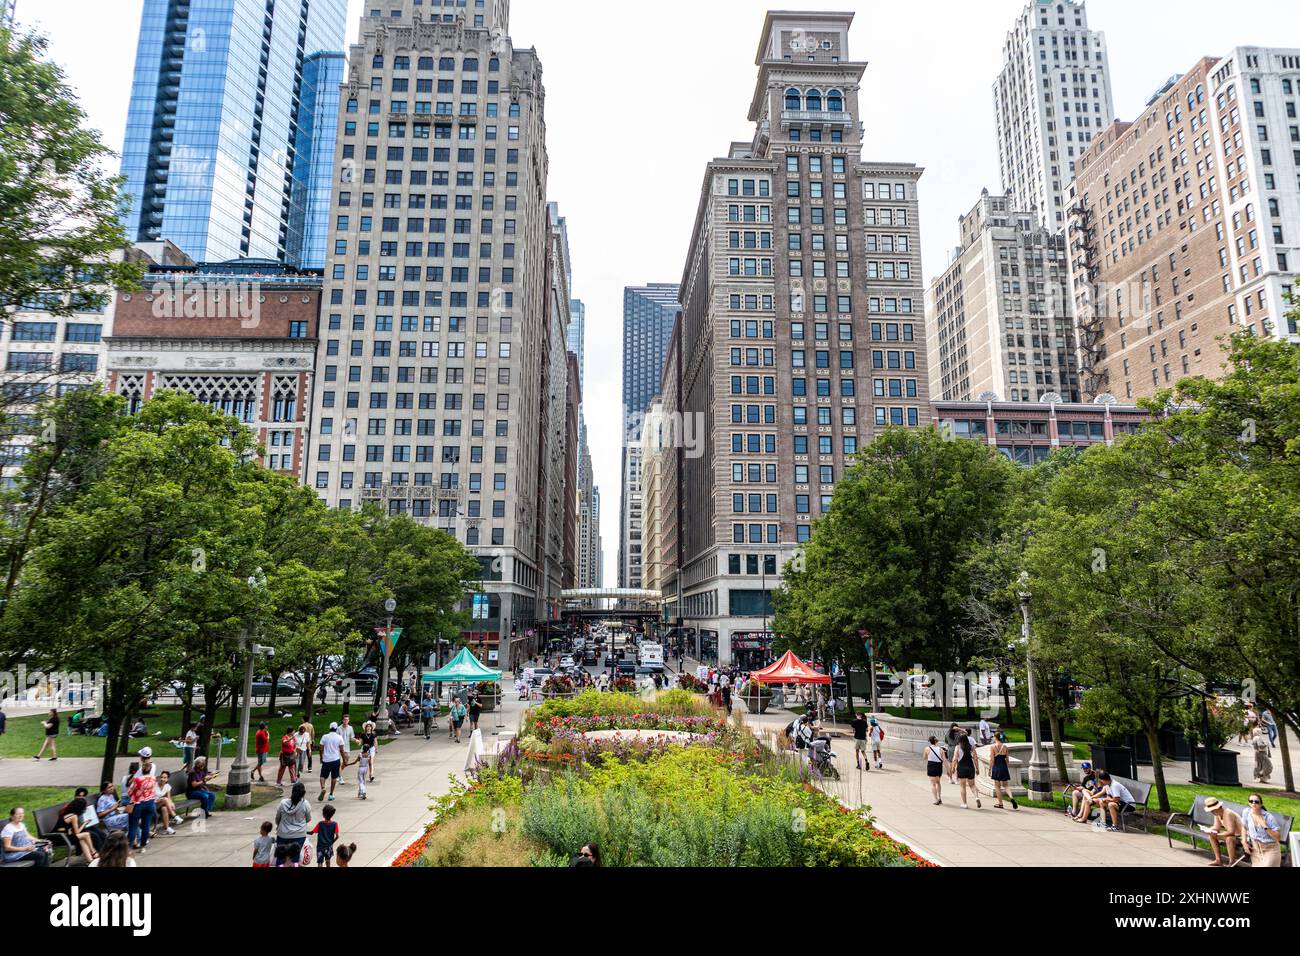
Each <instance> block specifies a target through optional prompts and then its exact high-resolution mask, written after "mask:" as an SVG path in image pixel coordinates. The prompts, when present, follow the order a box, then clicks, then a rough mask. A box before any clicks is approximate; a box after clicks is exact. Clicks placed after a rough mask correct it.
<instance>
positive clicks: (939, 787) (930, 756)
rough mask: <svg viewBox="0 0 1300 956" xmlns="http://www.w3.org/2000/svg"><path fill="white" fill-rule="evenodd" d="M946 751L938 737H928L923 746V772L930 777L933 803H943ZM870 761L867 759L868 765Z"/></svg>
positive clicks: (936, 804)
mask: <svg viewBox="0 0 1300 956" xmlns="http://www.w3.org/2000/svg"><path fill="white" fill-rule="evenodd" d="M947 758H948V751H947V750H946V749H945V748H943V747H941V746H940V745H939V738H938V737H935V736H933V735H932V736H931V737H930V743H929V744H928V745H927V746H926V748H925V774H926V776H927V777H929V778H930V792H931V793H932V794H933V795H934V805H935V806H936V807H937V806H939V804H941V803H943V784H942V783H940V781H941V780H943V767H944V764H946V763H947V762H948V759H947ZM870 764H871V761H867V765H868V766H870Z"/></svg>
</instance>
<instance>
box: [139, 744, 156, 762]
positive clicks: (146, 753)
mask: <svg viewBox="0 0 1300 956" xmlns="http://www.w3.org/2000/svg"><path fill="white" fill-rule="evenodd" d="M140 756H141V757H144V758H145V759H148V758H149V757H152V756H153V751H152V750H151V749H150V748H148V747H141V748H140Z"/></svg>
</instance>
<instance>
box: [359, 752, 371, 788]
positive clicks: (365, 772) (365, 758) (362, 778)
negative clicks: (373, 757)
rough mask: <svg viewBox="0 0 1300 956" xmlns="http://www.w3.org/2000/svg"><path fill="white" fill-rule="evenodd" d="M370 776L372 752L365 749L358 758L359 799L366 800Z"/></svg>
mask: <svg viewBox="0 0 1300 956" xmlns="http://www.w3.org/2000/svg"><path fill="white" fill-rule="evenodd" d="M369 776H370V751H368V750H366V749H365V748H364V747H363V748H362V749H361V756H359V757H358V758H357V797H359V798H360V799H362V800H364V799H366V778H367V777H369Z"/></svg>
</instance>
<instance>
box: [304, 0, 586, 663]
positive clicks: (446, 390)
mask: <svg viewBox="0 0 1300 956" xmlns="http://www.w3.org/2000/svg"><path fill="white" fill-rule="evenodd" d="M366 9H367V11H368V12H370V14H371V15H369V16H365V17H363V19H362V23H361V30H360V42H359V43H358V44H357V45H356V46H354V47H353V48H352V51H351V54H350V56H349V58H348V60H349V75H348V77H347V81H346V82H347V86H346V89H345V92H344V103H343V107H342V110H341V112H340V126H339V137H338V153H337V162H338V164H339V166H340V168H342V169H343V170H345V176H347V177H348V178H347V180H346V181H344V182H341V183H338V184H336V186H335V190H336V192H335V195H334V202H333V210H332V213H331V235H330V241H329V245H328V249H329V257H328V258H329V263H328V265H327V268H326V275H325V305H324V307H323V312H324V314H323V315H322V317H321V333H320V338H321V344H320V351H319V353H318V365H317V372H318V376H319V378H318V382H317V385H316V389H315V408H314V413H313V417H312V425H313V429H312V450H311V452H310V454H309V462H308V465H307V477H308V480H309V482H310V483H311V485H312V486H313V487H315V488H316V489H317V491H318V493H319V494H320V496H321V497H322V498H323V499H324V500H325V501H326V502H327V503H329V504H331V505H335V506H339V507H345V508H351V507H355V506H357V505H359V504H361V503H363V502H375V503H377V504H379V505H381V506H382V507H383V508H384V509H385V510H386V511H388V512H390V513H401V512H405V513H407V514H410V515H412V516H413V517H414V518H415V519H416V520H419V521H422V522H427V523H429V524H433V525H435V526H436V527H439V528H443V529H445V530H447V531H448V532H449V533H451V534H454V535H455V536H456V537H457V538H458V539H459V540H460V541H461V542H462V543H463V544H465V545H466V546H468V547H469V548H470V549H471V550H472V551H474V552H475V553H476V554H478V555H479V558H480V561H481V563H482V565H483V573H484V577H485V585H484V591H485V593H486V594H487V595H488V599H489V600H488V604H487V607H486V613H485V616H483V617H481V618H480V619H478V620H476V621H475V623H474V626H473V630H474V632H475V635H476V636H475V645H476V646H477V645H478V640H479V639H480V638H481V639H482V640H483V642H484V646H485V647H486V648H487V649H488V650H489V652H490V651H491V650H493V649H499V650H500V655H499V658H498V659H499V660H500V662H501V663H502V664H503V665H505V664H509V663H510V661H511V656H512V655H513V654H514V653H515V652H516V651H518V652H522V651H523V650H525V647H523V646H520V645H522V644H523V643H524V641H525V636H526V634H527V631H528V630H529V629H530V628H531V626H532V623H533V622H534V621H537V620H545V619H546V613H547V603H548V602H550V601H552V600H554V598H556V597H557V596H558V593H557V592H558V588H559V582H560V578H561V575H562V561H563V528H562V522H563V520H564V518H563V516H564V508H563V501H562V496H563V494H564V489H563V482H564V445H563V442H564V430H565V424H566V422H565V401H566V387H567V359H566V354H567V353H566V350H565V334H564V333H565V327H566V325H567V324H568V320H569V308H568V303H569V298H570V297H569V295H568V292H567V284H566V282H565V277H564V275H563V271H564V267H563V265H562V264H561V259H560V257H559V256H557V255H555V253H554V239H553V231H552V227H551V222H550V217H549V216H548V211H547V207H546V198H545V190H546V174H547V162H548V160H547V152H546V140H545V121H544V117H543V101H544V91H543V85H542V67H541V63H540V61H539V59H538V57H537V54H536V53H535V52H534V51H531V50H517V49H515V48H514V46H513V44H512V42H511V40H510V39H509V36H508V32H507V31H508V20H507V4H506V3H505V2H504V0H482V2H481V3H476V4H475V6H474V8H473V10H472V11H470V12H467V11H466V10H465V8H464V7H453V6H452V5H450V4H448V5H447V7H446V9H447V13H445V14H442V15H441V16H440V17H439V16H438V15H437V14H436V8H435V13H434V14H430V13H429V5H428V4H424V5H421V6H416V5H415V3H414V2H413V0H370V2H368V3H367V4H366ZM438 90H442V91H443V93H441V94H439V93H438V92H437V91H438ZM372 91H373V92H372ZM453 104H454V105H453ZM560 302H562V303H563V304H562V306H559V305H557V303H560ZM512 637H513V642H512V643H511V646H510V648H509V651H508V652H507V649H506V644H507V641H511V640H512Z"/></svg>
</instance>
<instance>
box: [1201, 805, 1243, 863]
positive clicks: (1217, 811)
mask: <svg viewBox="0 0 1300 956" xmlns="http://www.w3.org/2000/svg"><path fill="white" fill-rule="evenodd" d="M1205 809H1206V810H1208V811H1209V812H1210V813H1211V814H1213V815H1214V826H1213V827H1211V828H1210V829H1209V830H1207V831H1206V836H1208V837H1209V838H1210V849H1211V850H1213V851H1214V859H1213V860H1212V861H1211V862H1210V866H1223V858H1222V856H1221V855H1220V853H1219V844H1220V843H1223V844H1226V845H1227V847H1228V866H1236V865H1237V860H1238V858H1239V857H1240V855H1241V853H1240V852H1239V851H1242V844H1243V842H1244V841H1245V837H1246V827H1245V824H1243V823H1242V822H1241V817H1239V816H1237V814H1235V813H1233V812H1232V811H1231V810H1229V809H1228V808H1227V807H1225V806H1224V805H1223V804H1222V803H1220V802H1219V800H1218V798H1216V797H1210V798H1209V799H1208V800H1206V801H1205Z"/></svg>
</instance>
